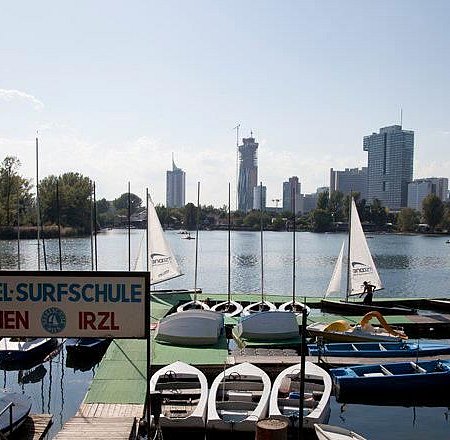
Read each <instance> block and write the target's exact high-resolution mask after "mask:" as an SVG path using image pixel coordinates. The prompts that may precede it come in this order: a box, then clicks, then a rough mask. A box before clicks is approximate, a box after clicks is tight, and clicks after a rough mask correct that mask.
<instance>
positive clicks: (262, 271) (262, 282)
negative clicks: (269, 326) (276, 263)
mask: <svg viewBox="0 0 450 440" xmlns="http://www.w3.org/2000/svg"><path fill="white" fill-rule="evenodd" d="M262 188H263V186H262V182H260V183H259V191H260V192H259V209H260V214H261V217H260V229H261V230H260V232H261V234H260V235H261V307H262V305H263V303H264V247H263V210H262V207H263V202H262Z"/></svg>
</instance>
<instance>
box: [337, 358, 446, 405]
mask: <svg viewBox="0 0 450 440" xmlns="http://www.w3.org/2000/svg"><path fill="white" fill-rule="evenodd" d="M330 373H331V375H332V377H333V381H334V384H335V389H336V399H337V400H338V402H342V403H362V404H373V405H406V406H409V405H423V406H428V405H429V406H448V405H450V361H444V360H432V361H420V360H418V361H416V362H412V361H408V362H395V363H384V364H374V365H360V366H352V367H344V368H334V369H331V370H330Z"/></svg>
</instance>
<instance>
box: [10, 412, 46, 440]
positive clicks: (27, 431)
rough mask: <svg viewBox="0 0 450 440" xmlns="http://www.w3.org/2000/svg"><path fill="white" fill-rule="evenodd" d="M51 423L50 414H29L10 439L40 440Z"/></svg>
mask: <svg viewBox="0 0 450 440" xmlns="http://www.w3.org/2000/svg"><path fill="white" fill-rule="evenodd" d="M52 424H53V416H52V415H51V414H30V415H29V416H28V417H27V418H26V419H25V422H24V423H23V424H22V426H20V428H18V429H17V431H15V432H14V433H13V435H11V436H10V437H8V438H10V439H11V440H16V439H17V440H41V439H43V438H45V436H46V435H47V432H48V430H49V429H50V427H51V426H52Z"/></svg>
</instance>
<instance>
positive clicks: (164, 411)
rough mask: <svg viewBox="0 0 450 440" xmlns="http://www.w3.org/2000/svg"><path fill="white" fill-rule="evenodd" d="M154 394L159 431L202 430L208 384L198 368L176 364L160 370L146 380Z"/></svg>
mask: <svg viewBox="0 0 450 440" xmlns="http://www.w3.org/2000/svg"><path fill="white" fill-rule="evenodd" d="M154 391H157V392H159V393H160V398H161V415H160V418H159V424H160V426H161V427H167V428H198V429H201V428H204V427H205V423H206V410H207V403H208V382H207V380H206V377H205V375H204V374H203V373H202V372H201V371H200V370H199V369H198V368H195V367H193V366H192V365H188V364H186V363H184V362H180V361H177V362H174V363H172V364H170V365H167V366H165V367H163V368H161V369H160V370H158V371H156V372H155V374H153V376H152V377H151V379H150V392H154Z"/></svg>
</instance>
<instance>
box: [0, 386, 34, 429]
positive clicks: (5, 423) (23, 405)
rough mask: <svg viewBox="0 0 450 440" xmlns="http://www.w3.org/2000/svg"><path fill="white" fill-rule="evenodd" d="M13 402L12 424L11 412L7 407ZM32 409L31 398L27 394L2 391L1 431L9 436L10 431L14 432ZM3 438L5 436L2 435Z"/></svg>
mask: <svg viewBox="0 0 450 440" xmlns="http://www.w3.org/2000/svg"><path fill="white" fill-rule="evenodd" d="M11 403H12V404H13V406H12V425H11V422H10V412H9V410H6V411H4V410H5V408H6V407H7V406H8V405H10V404H11ZM30 410H31V398H30V397H29V396H27V395H25V394H19V393H10V392H8V391H1V392H0V412H2V411H3V412H2V414H1V415H0V433H1V434H3V435H5V436H8V434H9V433H10V432H14V431H15V430H16V429H17V428H18V427H19V426H20V425H22V423H23V422H24V421H25V419H26V418H27V417H28V414H29V413H30ZM2 438H3V436H2Z"/></svg>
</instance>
